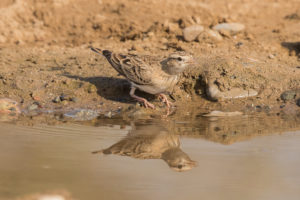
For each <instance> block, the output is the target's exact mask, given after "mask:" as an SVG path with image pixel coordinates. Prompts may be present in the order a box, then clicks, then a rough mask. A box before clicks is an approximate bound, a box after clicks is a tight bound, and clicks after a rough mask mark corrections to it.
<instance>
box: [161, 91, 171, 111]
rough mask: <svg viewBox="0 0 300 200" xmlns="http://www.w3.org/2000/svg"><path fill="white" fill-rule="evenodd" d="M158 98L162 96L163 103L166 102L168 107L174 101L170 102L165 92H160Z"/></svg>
mask: <svg viewBox="0 0 300 200" xmlns="http://www.w3.org/2000/svg"><path fill="white" fill-rule="evenodd" d="M158 98H160V100H161V101H162V102H163V103H165V104H166V106H167V107H168V109H169V108H171V106H172V102H170V101H169V100H168V98H167V96H166V95H164V94H159V95H158Z"/></svg>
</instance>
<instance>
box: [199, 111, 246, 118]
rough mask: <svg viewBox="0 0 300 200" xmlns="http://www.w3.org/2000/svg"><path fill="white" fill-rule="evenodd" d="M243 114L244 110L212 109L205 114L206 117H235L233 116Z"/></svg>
mask: <svg viewBox="0 0 300 200" xmlns="http://www.w3.org/2000/svg"><path fill="white" fill-rule="evenodd" d="M240 115H243V113H242V112H239V111H235V112H223V111H219V110H214V111H211V112H210V113H208V114H205V115H203V116H204V117H233V116H240Z"/></svg>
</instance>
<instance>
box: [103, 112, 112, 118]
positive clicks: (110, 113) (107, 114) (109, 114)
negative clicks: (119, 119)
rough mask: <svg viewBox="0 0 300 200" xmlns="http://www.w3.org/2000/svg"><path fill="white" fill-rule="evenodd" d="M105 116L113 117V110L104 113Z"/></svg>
mask: <svg viewBox="0 0 300 200" xmlns="http://www.w3.org/2000/svg"><path fill="white" fill-rule="evenodd" d="M104 116H105V117H107V118H111V117H112V112H111V111H108V112H107V113H105V114H104Z"/></svg>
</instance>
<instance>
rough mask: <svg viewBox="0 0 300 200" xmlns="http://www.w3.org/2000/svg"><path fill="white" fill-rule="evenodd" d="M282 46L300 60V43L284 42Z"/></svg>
mask: <svg viewBox="0 0 300 200" xmlns="http://www.w3.org/2000/svg"><path fill="white" fill-rule="evenodd" d="M281 45H282V46H283V47H285V48H287V49H288V50H289V53H290V55H293V54H294V53H293V52H295V55H296V56H298V57H299V58H300V42H282V43H281Z"/></svg>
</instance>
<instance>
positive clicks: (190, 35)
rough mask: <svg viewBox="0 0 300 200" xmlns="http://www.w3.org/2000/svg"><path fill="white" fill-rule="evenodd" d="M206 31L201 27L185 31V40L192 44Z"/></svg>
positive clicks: (187, 28)
mask: <svg viewBox="0 0 300 200" xmlns="http://www.w3.org/2000/svg"><path fill="white" fill-rule="evenodd" d="M203 30H204V28H203V26H201V25H193V26H189V27H186V28H185V29H183V38H184V40H185V41H187V42H191V41H193V40H195V39H196V38H197V36H198V35H199V34H200V33H201V32H202V31H203Z"/></svg>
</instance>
